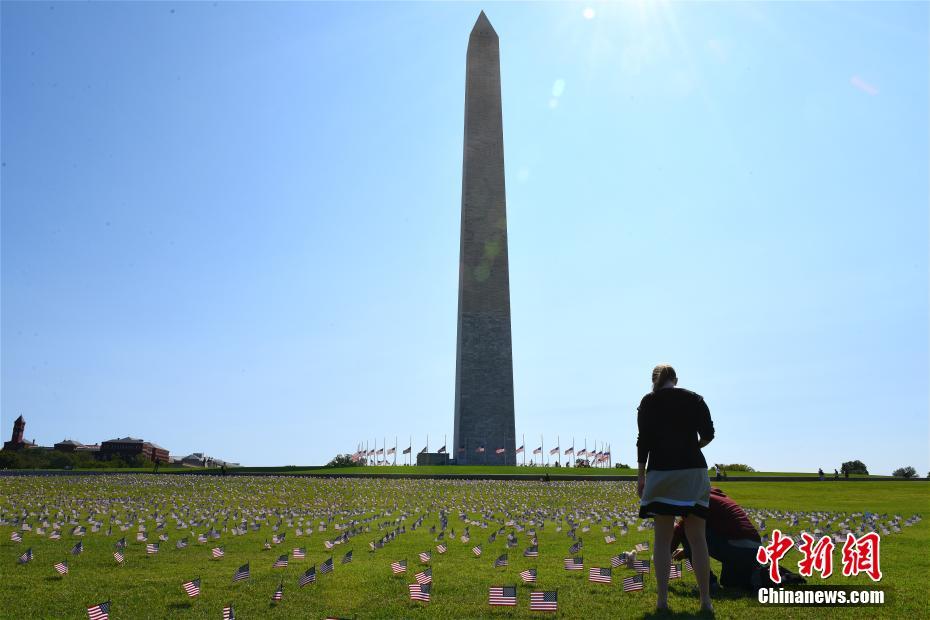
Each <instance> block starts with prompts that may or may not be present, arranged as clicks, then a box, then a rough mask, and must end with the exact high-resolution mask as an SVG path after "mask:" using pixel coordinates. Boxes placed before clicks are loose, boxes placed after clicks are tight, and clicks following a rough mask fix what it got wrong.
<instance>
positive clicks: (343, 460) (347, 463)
mask: <svg viewBox="0 0 930 620" xmlns="http://www.w3.org/2000/svg"><path fill="white" fill-rule="evenodd" d="M359 465H364V462H363V461H359V462H357V463H356V462H355V461H353V460H352V457H351V456H350V455H348V454H337V455H336V456H334V457H333V458H332V460H331V461H330V462H329V463H327V464H326V467H358V466H359Z"/></svg>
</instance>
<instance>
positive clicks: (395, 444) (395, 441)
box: [394, 435, 397, 467]
mask: <svg viewBox="0 0 930 620" xmlns="http://www.w3.org/2000/svg"><path fill="white" fill-rule="evenodd" d="M394 467H397V435H394Z"/></svg>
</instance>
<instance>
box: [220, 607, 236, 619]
mask: <svg viewBox="0 0 930 620" xmlns="http://www.w3.org/2000/svg"><path fill="white" fill-rule="evenodd" d="M223 620H236V612H235V611H233V606H232V605H227V606H226V607H224V608H223Z"/></svg>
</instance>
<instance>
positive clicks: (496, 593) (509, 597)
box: [488, 586, 517, 607]
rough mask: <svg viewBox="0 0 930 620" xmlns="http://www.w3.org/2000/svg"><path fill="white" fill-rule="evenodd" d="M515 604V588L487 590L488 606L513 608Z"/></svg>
mask: <svg viewBox="0 0 930 620" xmlns="http://www.w3.org/2000/svg"><path fill="white" fill-rule="evenodd" d="M516 604H517V586H491V587H490V588H489V589H488V605H495V606H497V605H501V606H506V607H513V606H514V605H516Z"/></svg>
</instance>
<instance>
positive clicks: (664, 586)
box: [652, 515, 706, 609]
mask: <svg viewBox="0 0 930 620" xmlns="http://www.w3.org/2000/svg"><path fill="white" fill-rule="evenodd" d="M654 529H655V542H654V543H653V549H652V559H653V563H654V564H655V569H656V592H657V593H658V596H657V597H656V609H666V608H667V607H668V571H669V568H670V567H671V565H672V532H673V531H674V530H675V517H674V516H672V515H656V517H655V528H654ZM705 550H706V547H705Z"/></svg>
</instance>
